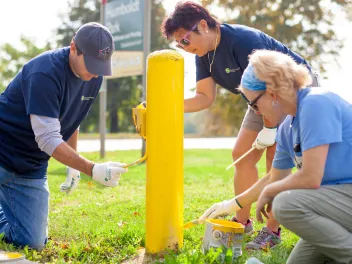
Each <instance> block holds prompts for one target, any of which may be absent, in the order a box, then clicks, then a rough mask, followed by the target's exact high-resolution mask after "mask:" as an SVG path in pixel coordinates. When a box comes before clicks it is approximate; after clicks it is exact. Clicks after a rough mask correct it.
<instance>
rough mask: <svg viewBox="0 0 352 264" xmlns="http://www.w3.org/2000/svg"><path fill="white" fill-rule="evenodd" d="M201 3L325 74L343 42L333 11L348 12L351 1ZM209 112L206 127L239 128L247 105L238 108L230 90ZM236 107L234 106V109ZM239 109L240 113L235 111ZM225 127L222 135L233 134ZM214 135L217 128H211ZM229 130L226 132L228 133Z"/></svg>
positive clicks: (210, 0) (206, 0)
mask: <svg viewBox="0 0 352 264" xmlns="http://www.w3.org/2000/svg"><path fill="white" fill-rule="evenodd" d="M201 2H202V5H203V6H205V7H207V8H209V10H214V7H216V8H217V9H216V10H217V12H218V13H222V14H224V16H223V17H221V20H222V21H223V22H226V23H230V24H235V23H236V24H242V25H247V26H250V27H254V28H257V29H259V30H261V31H263V32H265V33H267V34H268V35H270V36H272V37H274V38H275V39H277V40H279V41H281V42H282V43H284V44H285V45H287V46H288V47H289V48H291V49H292V50H294V51H295V52H297V53H299V54H301V55H302V56H303V57H304V58H306V59H307V60H308V61H309V62H310V63H311V65H312V66H313V69H318V70H320V72H321V73H324V71H325V68H324V65H325V64H326V62H327V61H331V60H332V59H336V58H337V55H338V52H339V50H340V49H341V48H342V46H343V42H342V41H341V40H340V39H338V37H337V36H336V34H335V32H334V30H333V19H334V11H336V10H341V11H344V12H349V13H348V14H349V15H351V13H352V12H351V5H352V4H351V3H352V2H351V0H325V1H321V0H306V1H301V0H267V1H260V0H254V1H247V0H232V1H228V0H216V1H213V0H202V1H201ZM219 93H220V92H219V91H218V97H217V99H216V101H215V103H214V104H213V106H212V107H211V108H210V110H209V112H208V118H207V119H206V120H207V124H206V128H208V129H210V128H211V127H212V124H216V123H222V126H223V127H224V128H226V127H227V126H230V125H233V126H235V127H234V131H236V130H238V128H239V125H240V123H241V120H242V116H243V114H244V113H245V111H246V106H245V105H243V104H242V108H241V107H240V108H238V107H237V103H238V102H237V101H238V100H237V99H230V98H231V97H232V96H231V95H230V93H226V92H225V93H222V92H221V93H220V96H219ZM235 108H236V109H235ZM238 111H239V112H240V115H239V114H238ZM230 131H231V130H228V129H225V130H224V131H223V132H224V134H223V135H233V134H231V133H232V132H230ZM214 133H215V134H217V133H219V131H214ZM228 133H229V134H228Z"/></svg>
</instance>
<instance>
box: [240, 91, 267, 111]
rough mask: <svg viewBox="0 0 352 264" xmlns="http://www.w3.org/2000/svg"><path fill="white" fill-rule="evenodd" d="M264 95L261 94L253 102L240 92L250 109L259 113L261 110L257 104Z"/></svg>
mask: <svg viewBox="0 0 352 264" xmlns="http://www.w3.org/2000/svg"><path fill="white" fill-rule="evenodd" d="M264 94H265V92H264V93H261V94H259V95H258V96H257V97H256V98H254V99H253V101H250V100H248V98H247V97H246V96H245V95H244V93H242V92H241V91H240V95H241V97H242V98H243V99H244V100H245V101H246V102H247V105H249V107H250V108H252V109H253V110H254V111H256V112H259V108H258V106H257V102H258V100H259V99H260V97H262V96H263V95H264Z"/></svg>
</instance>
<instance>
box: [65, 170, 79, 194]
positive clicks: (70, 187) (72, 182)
mask: <svg viewBox="0 0 352 264" xmlns="http://www.w3.org/2000/svg"><path fill="white" fill-rule="evenodd" d="M80 179H81V177H80V172H79V171H78V170H75V169H72V168H70V167H66V181H65V182H64V183H63V184H61V185H60V191H62V192H65V193H67V194H70V193H71V192H73V191H74V190H75V189H76V188H77V186H78V183H79V180H80Z"/></svg>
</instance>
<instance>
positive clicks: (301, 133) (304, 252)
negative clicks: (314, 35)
mask: <svg viewBox="0 0 352 264" xmlns="http://www.w3.org/2000/svg"><path fill="white" fill-rule="evenodd" d="M308 83H310V76H309V73H308V71H307V69H306V68H305V67H303V66H301V65H298V64H297V63H295V62H294V60H293V59H292V58H290V57H289V56H287V55H285V54H282V53H279V52H275V51H264V50H259V51H256V52H254V54H252V55H251V57H250V63H249V66H248V68H247V69H246V71H245V72H244V74H243V77H242V81H241V87H240V91H241V93H242V95H243V98H244V99H245V100H247V103H248V105H249V106H251V107H252V108H254V109H255V110H259V112H260V113H261V114H262V115H263V116H264V117H265V118H267V119H268V120H270V121H272V122H277V121H278V120H280V119H281V118H283V117H284V116H285V115H287V117H286V119H285V121H284V122H283V124H282V125H281V126H280V127H279V129H278V134H277V148H276V153H275V157H274V161H273V166H272V170H271V172H270V173H269V174H268V176H266V177H264V178H262V179H261V180H260V181H258V182H257V183H256V184H255V185H253V186H252V187H251V188H250V189H249V190H247V191H246V192H244V193H242V194H240V195H238V196H236V197H235V198H233V199H232V200H228V201H223V202H221V203H217V204H214V205H213V206H212V207H210V208H209V209H208V210H207V211H206V212H205V213H204V214H203V216H202V217H201V219H203V220H204V219H205V218H214V217H216V216H218V215H223V214H228V213H231V212H233V211H237V210H239V209H240V208H241V207H242V206H247V205H249V204H251V203H253V202H255V201H256V200H258V202H257V218H258V220H261V221H262V214H263V215H264V216H267V213H268V212H269V211H270V210H271V209H272V211H273V214H274V217H275V218H276V220H277V221H278V222H279V223H280V224H282V225H283V226H284V227H286V228H287V229H290V230H291V231H293V232H294V233H296V234H297V235H298V236H299V237H300V238H301V239H300V240H299V242H298V243H297V245H296V246H295V248H294V249H293V251H292V253H291V255H290V257H289V259H288V261H287V263H290V264H293V263H325V262H326V261H334V263H352V221H351V219H352V170H351V164H352V105H351V104H349V103H348V102H346V101H345V100H343V99H342V98H341V97H340V96H338V95H336V94H334V93H332V92H329V91H327V90H324V89H323V88H309V87H308V88H305V87H306V85H307V84H308ZM293 167H296V168H298V170H297V171H296V172H294V173H292V172H291V170H292V168H293Z"/></svg>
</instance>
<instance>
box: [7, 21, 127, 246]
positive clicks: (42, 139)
mask: <svg viewBox="0 0 352 264" xmlns="http://www.w3.org/2000/svg"><path fill="white" fill-rule="evenodd" d="M113 51H114V42H113V38H112V36H111V33H110V32H109V30H108V29H107V28H105V27H104V26H102V25H100V24H98V23H88V24H85V25H83V26H82V27H81V28H80V29H79V30H78V31H77V32H76V34H75V35H74V37H73V39H72V41H71V44H70V46H69V47H65V48H60V49H56V50H52V51H48V52H44V53H42V54H41V55H39V56H37V57H35V58H34V59H32V60H30V61H29V62H28V63H26V64H25V65H24V66H23V68H22V70H21V71H20V72H19V73H18V74H17V75H16V77H15V78H14V79H13V80H12V81H11V82H10V84H9V85H8V87H7V89H6V90H5V91H4V92H3V93H2V94H1V95H0V146H1V147H0V233H3V234H4V239H5V240H6V241H7V242H9V243H13V244H15V245H17V246H26V245H28V246H29V247H32V248H36V249H41V248H43V247H44V245H45V244H46V241H47V234H48V231H47V226H48V200H49V188H48V181H47V167H48V160H49V158H50V157H54V158H55V159H56V160H58V161H59V162H61V163H63V164H65V165H66V166H68V178H67V179H68V181H66V184H63V185H62V190H64V191H66V192H69V191H70V190H72V188H74V187H76V186H77V183H78V181H79V172H80V171H81V172H83V173H85V174H87V175H89V176H91V177H92V179H93V180H95V181H97V182H99V183H101V184H103V185H105V186H110V187H114V186H116V185H117V184H118V180H119V177H120V175H121V173H125V172H126V169H125V168H124V167H123V166H124V164H122V163H119V162H106V163H101V164H99V163H96V164H95V163H94V162H92V161H90V160H87V159H85V158H84V157H82V156H80V155H79V154H78V153H77V152H76V146H77V138H78V128H79V125H80V123H81V122H82V120H83V119H84V118H85V117H86V115H87V114H88V112H89V110H90V108H91V105H92V104H93V102H94V101H95V99H96V97H97V95H98V92H99V89H100V86H101V83H102V79H103V78H102V76H109V75H111V73H112V70H111V68H112V64H111V55H112V53H113Z"/></svg>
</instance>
